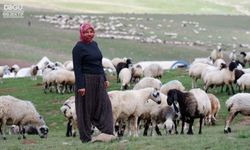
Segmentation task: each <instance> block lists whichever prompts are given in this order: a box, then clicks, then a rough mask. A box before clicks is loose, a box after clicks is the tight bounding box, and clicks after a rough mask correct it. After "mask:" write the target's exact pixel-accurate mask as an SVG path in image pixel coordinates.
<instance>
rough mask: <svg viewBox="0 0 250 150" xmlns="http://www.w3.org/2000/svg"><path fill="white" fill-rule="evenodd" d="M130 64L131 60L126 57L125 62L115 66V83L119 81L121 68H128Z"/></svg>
mask: <svg viewBox="0 0 250 150" xmlns="http://www.w3.org/2000/svg"><path fill="white" fill-rule="evenodd" d="M131 65H132V60H131V59H130V58H128V59H127V60H126V62H125V63H124V62H120V63H118V64H117V66H116V75H117V83H119V73H120V71H121V70H122V69H123V68H129V67H130V66H131Z"/></svg>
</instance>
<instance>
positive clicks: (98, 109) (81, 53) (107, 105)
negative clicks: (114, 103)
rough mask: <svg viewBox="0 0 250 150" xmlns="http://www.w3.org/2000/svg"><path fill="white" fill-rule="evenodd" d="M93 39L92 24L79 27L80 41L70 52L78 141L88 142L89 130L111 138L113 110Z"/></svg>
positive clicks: (107, 84)
mask: <svg viewBox="0 0 250 150" xmlns="http://www.w3.org/2000/svg"><path fill="white" fill-rule="evenodd" d="M94 35H95V31H94V28H93V26H92V25H91V24H89V23H85V24H81V26H80V41H79V42H77V43H76V45H75V47H74V48H73V51H72V55H73V64H74V72H75V79H76V80H75V81H76V89H75V97H76V99H75V104H76V114H77V122H78V129H79V134H80V139H81V141H82V142H83V143H85V142H89V141H91V126H92V125H94V126H96V127H97V128H98V129H99V130H100V131H101V132H102V134H100V135H99V137H100V136H101V137H104V138H110V140H111V138H113V117H112V107H111V102H110V100H109V97H108V94H107V91H106V88H107V87H108V86H109V82H108V81H107V79H106V77H105V74H104V71H103V67H102V53H101V51H100V49H99V48H98V45H97V43H96V42H95V41H93V38H94Z"/></svg>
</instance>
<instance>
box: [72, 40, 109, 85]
mask: <svg viewBox="0 0 250 150" xmlns="http://www.w3.org/2000/svg"><path fill="white" fill-rule="evenodd" d="M72 56H73V65H74V72H75V83H76V88H77V89H81V88H85V81H84V74H101V75H103V76H104V79H105V80H106V77H105V74H104V71H103V66H102V53H101V51H100V49H99V48H98V45H97V43H96V42H95V41H92V42H91V43H89V44H85V43H83V42H77V43H76V45H75V47H74V48H73V50H72Z"/></svg>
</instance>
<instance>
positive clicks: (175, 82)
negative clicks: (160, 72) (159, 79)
mask: <svg viewBox="0 0 250 150" xmlns="http://www.w3.org/2000/svg"><path fill="white" fill-rule="evenodd" d="M171 89H177V90H180V91H184V90H185V87H184V86H183V85H182V83H181V82H180V81H178V80H172V81H169V82H167V83H165V84H163V85H162V86H161V89H160V91H161V92H162V93H163V94H165V95H167V94H168V91H169V90H171Z"/></svg>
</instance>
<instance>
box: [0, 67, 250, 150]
mask: <svg viewBox="0 0 250 150" xmlns="http://www.w3.org/2000/svg"><path fill="white" fill-rule="evenodd" d="M108 79H109V81H110V82H111V86H110V88H109V89H108V90H109V91H110V90H117V89H119V87H120V85H119V84H117V83H116V80H115V77H112V76H108ZM173 79H178V80H180V81H181V82H182V83H183V85H184V86H185V87H186V89H190V88H191V87H190V86H191V80H190V78H189V77H188V76H187V71H186V70H182V69H177V70H170V71H166V72H165V74H164V77H163V78H162V79H161V81H162V82H163V83H165V82H167V81H170V80H173ZM199 86H200V87H201V83H199ZM219 91H220V89H214V90H211V91H210V92H212V93H214V94H215V95H216V96H217V97H218V98H219V100H220V103H221V110H220V112H219V115H218V120H217V124H216V125H215V126H205V127H203V134H202V135H199V134H198V122H197V121H196V123H195V127H194V128H195V129H194V135H165V134H164V131H162V133H163V136H153V137H151V136H148V137H143V136H140V137H138V138H132V137H128V136H124V137H123V138H122V139H120V140H118V141H113V142H111V143H94V144H82V143H81V142H80V140H79V139H78V138H79V137H78V136H77V137H76V138H72V137H68V138H67V137H65V131H66V120H65V119H64V117H63V115H62V114H61V112H60V107H61V106H62V103H63V102H64V101H65V100H66V99H67V98H68V97H70V96H71V95H73V94H64V95H60V94H56V93H48V94H44V93H43V90H42V85H41V78H38V80H37V81H32V80H31V79H30V78H20V79H4V82H3V84H1V86H0V95H7V94H9V95H13V96H15V97H17V98H20V99H25V100H30V101H32V102H33V103H34V105H35V106H36V108H37V110H38V111H39V113H40V114H41V115H42V116H43V117H44V119H45V121H46V123H47V125H48V126H49V136H48V138H47V139H40V138H39V137H38V136H35V135H28V136H27V139H26V140H18V139H17V136H15V135H9V136H7V138H8V140H6V141H4V140H2V139H0V144H1V146H2V148H1V149H8V150H10V149H72V150H73V149H93V150H94V149H107V150H108V149H121V150H123V149H131V150H134V149H148V150H150V149H157V150H158V149H159V150H160V149H171V150H175V149H183V148H185V149H219V150H221V149H248V148H249V138H250V130H249V129H250V127H249V124H247V123H248V122H247V121H244V120H245V118H244V117H242V116H240V115H239V116H238V117H236V119H235V120H234V122H233V123H232V130H233V131H232V133H231V134H228V135H225V134H224V133H223V128H224V120H225V117H226V115H227V110H226V108H225V100H226V99H227V98H228V95H227V94H226V93H225V92H224V93H220V92H219ZM178 130H179V131H180V127H178Z"/></svg>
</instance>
